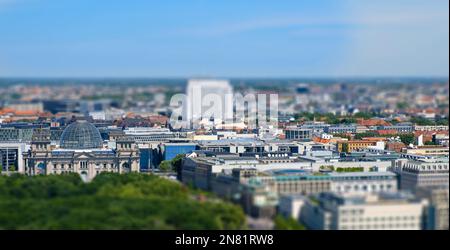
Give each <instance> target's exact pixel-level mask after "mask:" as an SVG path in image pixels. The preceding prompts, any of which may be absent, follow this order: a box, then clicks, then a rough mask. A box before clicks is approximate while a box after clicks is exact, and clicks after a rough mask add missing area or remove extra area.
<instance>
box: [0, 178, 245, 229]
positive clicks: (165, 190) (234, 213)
mask: <svg viewBox="0 0 450 250" xmlns="http://www.w3.org/2000/svg"><path fill="white" fill-rule="evenodd" d="M200 196H202V194H201V193H199V192H197V191H196V190H192V189H190V188H188V187H185V186H183V185H181V184H179V183H177V182H174V181H171V180H167V179H163V178H160V177H157V176H153V175H145V174H138V173H131V174H124V175H119V174H113V173H104V174H100V175H99V176H97V177H96V178H95V179H94V180H93V181H92V182H90V183H84V182H82V181H81V179H80V177H79V176H78V175H76V174H68V175H58V176H55V175H49V176H34V177H29V176H24V175H13V176H10V177H6V176H0V229H244V228H245V227H246V226H245V215H244V212H243V211H242V209H241V208H240V207H238V206H236V205H233V204H231V203H226V202H223V201H220V200H217V199H214V200H212V199H211V200H209V199H199V197H200Z"/></svg>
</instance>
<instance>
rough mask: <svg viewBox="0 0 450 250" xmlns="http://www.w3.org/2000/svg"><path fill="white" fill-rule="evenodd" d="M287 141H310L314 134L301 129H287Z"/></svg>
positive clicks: (309, 130)
mask: <svg viewBox="0 0 450 250" xmlns="http://www.w3.org/2000/svg"><path fill="white" fill-rule="evenodd" d="M284 133H285V135H286V139H287V140H299V141H308V140H311V139H312V136H313V132H312V130H311V129H305V128H300V127H287V128H286V129H285V130H284Z"/></svg>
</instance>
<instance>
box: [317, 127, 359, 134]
mask: <svg viewBox="0 0 450 250" xmlns="http://www.w3.org/2000/svg"><path fill="white" fill-rule="evenodd" d="M325 133H327V134H354V133H356V125H339V126H330V127H327V128H325Z"/></svg>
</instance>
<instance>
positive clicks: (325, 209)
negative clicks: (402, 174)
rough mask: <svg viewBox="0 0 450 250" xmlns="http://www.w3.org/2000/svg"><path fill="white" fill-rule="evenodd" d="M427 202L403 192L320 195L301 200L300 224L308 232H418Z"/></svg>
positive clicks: (422, 221) (422, 225)
mask: <svg viewBox="0 0 450 250" xmlns="http://www.w3.org/2000/svg"><path fill="white" fill-rule="evenodd" d="M427 205H428V203H427V202H426V201H425V200H416V199H415V198H414V196H410V195H407V194H405V193H392V192H391V193H378V194H364V195H361V194H358V195H356V194H336V193H329V192H328V193H321V194H319V195H318V196H316V197H312V198H310V199H308V200H306V201H305V203H304V205H303V207H302V208H301V214H300V221H301V222H302V223H303V224H305V225H306V227H307V228H308V229H312V230H420V229H422V228H423V227H424V214H425V210H426V208H427Z"/></svg>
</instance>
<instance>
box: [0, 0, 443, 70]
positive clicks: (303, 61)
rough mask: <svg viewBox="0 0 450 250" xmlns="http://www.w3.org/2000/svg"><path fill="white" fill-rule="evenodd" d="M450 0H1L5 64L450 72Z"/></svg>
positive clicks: (0, 43)
mask: <svg viewBox="0 0 450 250" xmlns="http://www.w3.org/2000/svg"><path fill="white" fill-rule="evenodd" d="M448 5H449V2H448V0H377V1H374V0H281V1H280V0H278V1H276V0H222V1H218V0H217V1H216V0H146V1H144V0H142V1H140V0H130V1H119V0H96V1H92V0H0V76H27V77H34V76H36V77H47V76H50V77H92V76H94V77H191V76H220V77H297V76H298V77H303V76H304V77H314V76H325V77H327V76H330V77H336V76H448V74H449V27H448V25H449V13H448V7H449V6H448Z"/></svg>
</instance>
